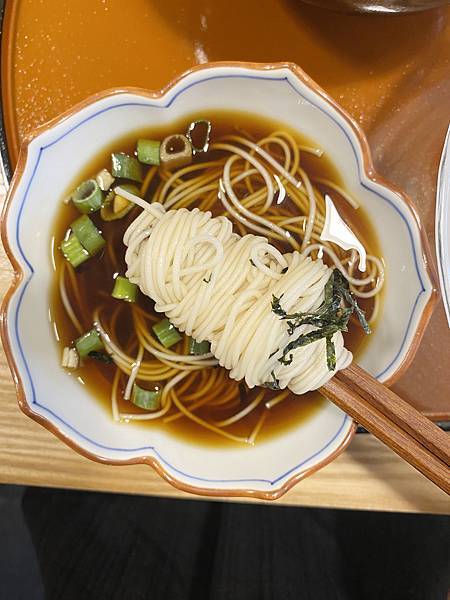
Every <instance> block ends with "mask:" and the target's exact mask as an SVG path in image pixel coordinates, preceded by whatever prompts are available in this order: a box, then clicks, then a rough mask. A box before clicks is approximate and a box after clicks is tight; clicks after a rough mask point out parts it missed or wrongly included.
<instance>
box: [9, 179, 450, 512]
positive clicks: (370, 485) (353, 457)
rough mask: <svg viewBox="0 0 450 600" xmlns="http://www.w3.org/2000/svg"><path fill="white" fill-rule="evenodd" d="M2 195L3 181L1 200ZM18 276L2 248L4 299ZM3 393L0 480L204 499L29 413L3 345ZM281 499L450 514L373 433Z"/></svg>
mask: <svg viewBox="0 0 450 600" xmlns="http://www.w3.org/2000/svg"><path fill="white" fill-rule="evenodd" d="M3 198H4V190H3V189H2V187H1V182H0V203H1V204H3ZM11 278H12V270H11V267H10V265H9V262H8V260H7V258H6V256H5V254H4V251H3V249H1V252H0V297H3V296H4V294H5V293H6V290H7V289H8V287H9V284H10V281H11ZM0 390H1V392H0V483H11V484H24V485H37V486H44V487H61V488H76V489H85V490H99V491H106V492H122V493H131V494H148V495H153V496H166V497H172V498H190V499H192V498H198V497H197V496H191V495H189V494H186V493H183V492H180V491H178V490H176V489H175V488H173V487H172V486H170V485H169V484H168V483H166V482H165V481H163V480H162V479H161V478H160V477H159V476H158V475H157V474H156V473H155V472H154V471H153V470H152V469H151V468H150V467H147V466H145V465H133V466H126V467H114V466H106V465H101V464H99V463H96V462H93V461H90V460H88V459H86V458H83V457H82V456H80V455H78V454H77V453H75V452H74V451H73V450H71V449H69V448H68V447H67V446H65V445H64V444H63V443H62V442H60V441H59V440H58V439H56V438H55V437H54V436H52V435H51V434H50V433H49V432H48V431H47V430H46V429H44V428H43V427H40V426H39V425H38V424H37V423H35V422H34V421H32V420H31V419H28V418H27V417H25V416H24V415H23V414H22V413H21V412H20V410H19V408H18V405H17V402H16V395H15V390H14V385H13V381H12V378H11V374H10V372H9V369H8V366H7V364H6V358H5V355H4V352H3V350H2V351H1V354H0ZM245 501H246V502H249V500H248V499H246V500H245ZM275 504H286V505H298V506H320V507H332V508H349V509H368V510H386V511H403V512H428V513H436V514H449V513H450V501H449V498H448V496H447V495H446V494H445V493H444V492H442V491H440V490H439V489H438V488H436V487H435V486H434V485H433V484H432V483H430V482H429V481H427V480H426V479H425V478H424V477H423V476H422V475H420V474H419V473H417V472H416V471H415V470H414V469H413V468H412V467H411V466H409V465H408V464H406V463H405V462H404V461H403V460H401V459H400V458H398V457H397V456H395V454H393V453H392V452H391V451H390V450H388V449H387V448H385V447H383V446H382V444H381V443H379V442H378V441H377V440H375V439H374V438H373V437H372V436H369V435H359V436H356V437H355V439H354V441H353V442H352V444H351V445H350V448H349V449H348V450H347V451H346V452H345V453H344V454H342V455H341V456H340V457H338V458H337V459H336V460H335V461H334V462H333V463H331V464H330V465H328V466H327V467H325V468H324V469H322V470H321V471H319V472H318V473H316V474H315V475H313V476H311V477H309V478H308V479H305V480H304V481H302V482H301V483H300V484H298V485H297V486H296V487H294V488H293V489H292V490H291V491H290V492H288V493H287V494H286V495H285V496H283V498H281V499H280V500H278V501H276V503H275Z"/></svg>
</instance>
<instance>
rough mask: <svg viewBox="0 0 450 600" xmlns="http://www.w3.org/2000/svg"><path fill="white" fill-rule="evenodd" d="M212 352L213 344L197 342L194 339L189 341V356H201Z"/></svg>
mask: <svg viewBox="0 0 450 600" xmlns="http://www.w3.org/2000/svg"><path fill="white" fill-rule="evenodd" d="M209 352H211V344H210V343H209V342H197V341H196V340H194V338H190V339H189V354H194V355H197V356H199V355H201V354H208V353H209Z"/></svg>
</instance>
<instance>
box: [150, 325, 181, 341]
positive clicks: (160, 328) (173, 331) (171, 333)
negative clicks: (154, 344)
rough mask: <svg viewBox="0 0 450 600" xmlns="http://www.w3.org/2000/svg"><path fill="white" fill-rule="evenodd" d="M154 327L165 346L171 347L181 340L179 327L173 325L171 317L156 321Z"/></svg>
mask: <svg viewBox="0 0 450 600" xmlns="http://www.w3.org/2000/svg"><path fill="white" fill-rule="evenodd" d="M152 329H153V331H154V332H155V335H156V337H157V338H158V340H159V341H160V342H161V344H162V345H163V346H164V348H170V347H171V346H173V345H174V344H176V343H177V342H179V341H180V340H181V335H180V333H179V331H178V329H177V328H176V327H175V326H174V325H172V323H171V322H170V321H169V319H163V320H162V321H160V322H159V323H156V325H153V327H152Z"/></svg>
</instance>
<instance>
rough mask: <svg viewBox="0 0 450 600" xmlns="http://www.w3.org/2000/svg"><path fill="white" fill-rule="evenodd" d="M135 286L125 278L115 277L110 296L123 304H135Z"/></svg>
mask: <svg viewBox="0 0 450 600" xmlns="http://www.w3.org/2000/svg"><path fill="white" fill-rule="evenodd" d="M137 289H138V288H137V285H136V284H135V283H131V281H128V279H127V278H126V277H122V276H121V275H119V276H117V277H116V279H115V280H114V289H113V291H112V294H111V296H112V297H113V298H116V300H124V301H125V302H136V294H137Z"/></svg>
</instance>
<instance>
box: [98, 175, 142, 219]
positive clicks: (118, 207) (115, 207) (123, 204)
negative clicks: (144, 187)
mask: <svg viewBox="0 0 450 600" xmlns="http://www.w3.org/2000/svg"><path fill="white" fill-rule="evenodd" d="M120 187H121V188H123V189H124V190H126V191H127V192H130V193H131V194H134V195H135V196H139V198H140V197H141V192H140V190H139V188H138V187H137V186H136V185H134V183H124V184H122V185H121V186H120ZM133 207H134V204H133V202H130V201H129V200H127V199H126V198H124V197H123V196H121V195H120V194H116V192H115V191H114V190H111V191H110V192H108V194H107V195H106V198H105V201H104V202H103V206H102V208H101V210H100V216H101V218H102V219H103V220H104V221H116V220H117V219H121V218H122V217H124V216H125V215H127V214H128V213H129V212H130V210H132V208H133Z"/></svg>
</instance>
